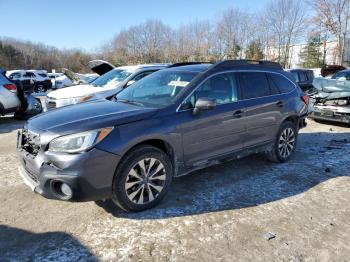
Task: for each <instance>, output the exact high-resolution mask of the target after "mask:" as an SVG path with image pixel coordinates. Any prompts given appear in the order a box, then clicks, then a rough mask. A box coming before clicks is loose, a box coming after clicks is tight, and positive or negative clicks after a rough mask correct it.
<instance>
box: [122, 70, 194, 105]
mask: <svg viewBox="0 0 350 262" xmlns="http://www.w3.org/2000/svg"><path fill="white" fill-rule="evenodd" d="M196 75H198V72H182V71H168V70H165V71H159V72H156V73H153V74H151V75H149V76H147V77H145V78H143V79H141V80H140V81H138V82H136V83H134V84H132V85H131V86H129V87H128V88H127V89H124V90H123V91H122V92H120V93H119V94H118V95H117V100H118V101H121V102H128V103H134V104H139V105H143V106H150V107H158V108H160V107H165V106H168V105H170V104H172V103H173V102H174V101H175V99H176V98H177V95H178V94H179V93H180V91H181V90H182V89H184V88H186V86H187V85H188V84H189V83H190V82H191V81H192V79H193V78H194V77H195V76H196Z"/></svg>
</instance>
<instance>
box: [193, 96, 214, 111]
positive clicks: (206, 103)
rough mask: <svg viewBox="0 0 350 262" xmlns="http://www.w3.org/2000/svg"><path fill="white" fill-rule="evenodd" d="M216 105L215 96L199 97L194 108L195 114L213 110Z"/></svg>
mask: <svg viewBox="0 0 350 262" xmlns="http://www.w3.org/2000/svg"><path fill="white" fill-rule="evenodd" d="M215 107H216V100H215V99H213V98H198V100H197V102H196V104H195V106H194V109H193V114H194V115H197V114H199V113H200V112H201V111H203V110H213V109H215Z"/></svg>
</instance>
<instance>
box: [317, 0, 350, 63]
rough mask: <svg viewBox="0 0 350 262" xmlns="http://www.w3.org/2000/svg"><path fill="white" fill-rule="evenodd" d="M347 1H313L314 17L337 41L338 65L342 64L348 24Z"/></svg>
mask: <svg viewBox="0 0 350 262" xmlns="http://www.w3.org/2000/svg"><path fill="white" fill-rule="evenodd" d="M349 2H350V1H349V0H313V1H311V4H312V5H313V6H314V9H315V17H316V18H317V19H318V21H319V23H321V24H322V25H323V26H324V27H325V28H327V30H328V32H329V33H330V34H332V35H333V36H334V37H335V38H336V39H337V45H338V47H337V49H338V50H337V55H338V63H340V64H343V63H344V50H345V41H346V38H347V34H348V24H349V8H350V6H349V4H350V3H349Z"/></svg>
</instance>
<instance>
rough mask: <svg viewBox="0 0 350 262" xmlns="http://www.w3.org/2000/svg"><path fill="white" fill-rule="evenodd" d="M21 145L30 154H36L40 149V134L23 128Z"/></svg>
mask: <svg viewBox="0 0 350 262" xmlns="http://www.w3.org/2000/svg"><path fill="white" fill-rule="evenodd" d="M21 147H22V148H23V149H24V150H25V151H26V152H28V153H29V154H31V155H33V156H36V155H37V154H38V153H39V150H40V135H38V134H35V133H33V132H31V131H29V130H28V129H23V130H22V141H21Z"/></svg>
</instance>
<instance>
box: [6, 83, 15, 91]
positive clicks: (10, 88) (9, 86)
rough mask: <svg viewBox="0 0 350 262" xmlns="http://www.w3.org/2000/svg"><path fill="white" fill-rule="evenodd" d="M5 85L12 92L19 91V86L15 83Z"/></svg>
mask: <svg viewBox="0 0 350 262" xmlns="http://www.w3.org/2000/svg"><path fill="white" fill-rule="evenodd" d="M4 87H5V88H6V89H7V90H9V91H11V92H16V91H17V87H16V86H15V85H13V84H5V85H4Z"/></svg>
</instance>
